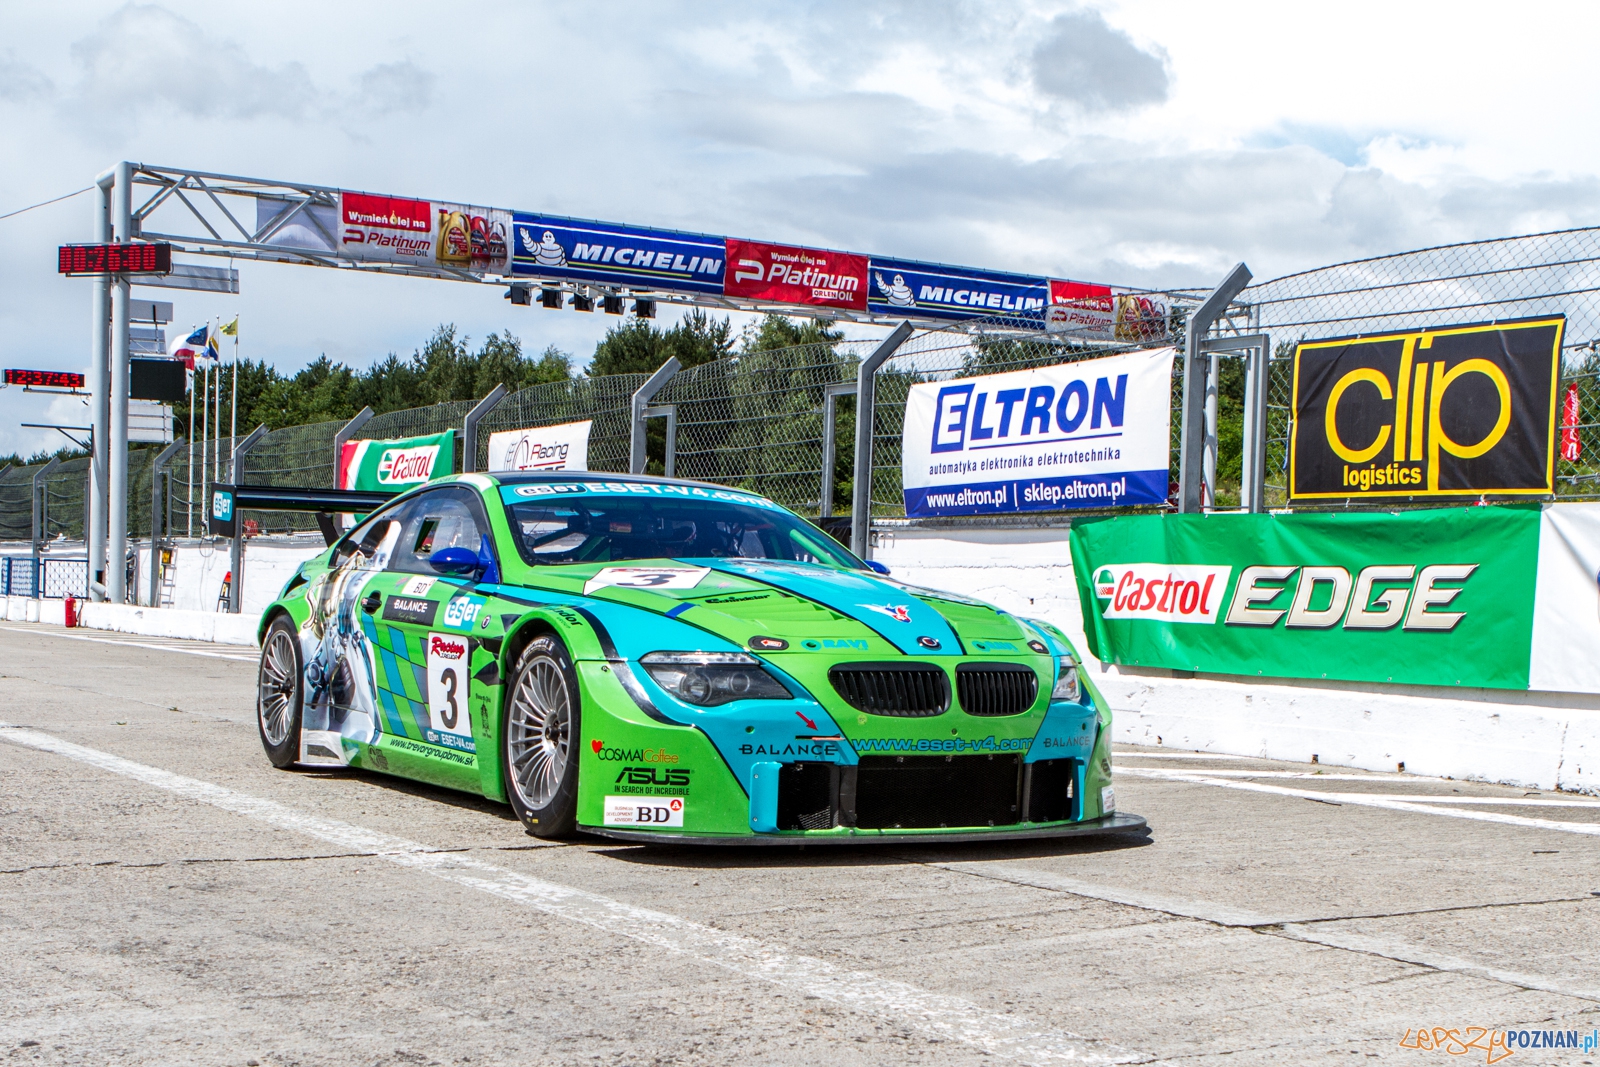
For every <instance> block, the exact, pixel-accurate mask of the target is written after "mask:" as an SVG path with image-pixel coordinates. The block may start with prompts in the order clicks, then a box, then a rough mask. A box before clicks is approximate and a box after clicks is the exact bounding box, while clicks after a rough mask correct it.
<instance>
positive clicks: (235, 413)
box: [228, 315, 239, 482]
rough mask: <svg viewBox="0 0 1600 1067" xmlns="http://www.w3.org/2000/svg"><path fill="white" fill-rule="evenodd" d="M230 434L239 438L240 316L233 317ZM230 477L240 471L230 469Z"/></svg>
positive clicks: (235, 438) (235, 477)
mask: <svg viewBox="0 0 1600 1067" xmlns="http://www.w3.org/2000/svg"><path fill="white" fill-rule="evenodd" d="M229 404H230V410H229V412H228V436H229V437H232V438H233V439H234V440H238V438H239V316H237V315H235V316H234V317H233V399H232V400H231V401H230V402H229ZM228 477H229V478H231V479H232V480H233V481H235V482H237V481H238V480H239V472H238V471H230V472H229V474H228Z"/></svg>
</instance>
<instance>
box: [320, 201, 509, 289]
mask: <svg viewBox="0 0 1600 1067" xmlns="http://www.w3.org/2000/svg"><path fill="white" fill-rule="evenodd" d="M339 223H340V226H339V235H338V246H337V249H336V251H337V253H338V254H339V255H341V256H343V257H345V258H346V259H354V260H357V261H360V262H366V263H399V264H405V265H409V266H414V267H420V268H424V269H428V270H438V269H440V268H445V269H456V270H464V271H472V272H474V273H480V274H501V275H505V274H509V273H511V247H510V234H511V212H509V211H502V210H500V209H499V208H487V207H472V206H470V205H467V204H455V203H446V202H439V201H430V200H411V199H407V198H406V197H400V196H379V195H376V194H373V193H350V192H346V193H340V194H339Z"/></svg>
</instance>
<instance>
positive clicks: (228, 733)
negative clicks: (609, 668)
mask: <svg viewBox="0 0 1600 1067" xmlns="http://www.w3.org/2000/svg"><path fill="white" fill-rule="evenodd" d="M75 637H76V638H81V639H74V638H75ZM254 677H255V666H254V657H253V655H251V654H250V652H249V650H246V649H233V648H228V647H227V646H219V645H209V644H200V643H192V642H181V641H167V640H163V639H159V638H133V637H125V636H122V635H115V634H94V633H84V632H79V633H77V634H76V635H68V634H66V633H65V632H63V631H61V630H59V629H55V628H51V627H31V626H27V625H24V624H4V625H3V627H0V694H3V695H4V703H3V704H0V721H3V722H4V723H6V724H7V725H6V726H4V727H0V812H3V815H0V935H3V936H0V975H3V976H4V978H3V979H0V1056H4V1062H6V1063H13V1062H15V1063H33V1062H39V1063H83V1064H189V1063H194V1064H248V1063H250V1062H251V1061H255V1062H256V1063H258V1064H261V1065H263V1067H264V1065H268V1064H272V1065H279V1064H283V1065H288V1064H319V1065H320V1064H330V1065H331V1064H394V1065H401V1064H426V1063H440V1064H454V1063H473V1064H519V1065H520V1064H608V1065H609V1064H656V1063H682V1064H717V1065H720V1064H728V1065H733V1064H752V1063H782V1064H789V1063H794V1064H801V1063H804V1064H807V1065H811V1064H816V1063H828V1064H835V1063H837V1064H884V1063H902V1062H915V1063H926V1064H939V1065H943V1064H975V1063H980V1062H989V1063H993V1062H1006V1061H1012V1062H1029V1063H1050V1062H1096V1061H1099V1062H1111V1061H1116V1060H1126V1061H1130V1062H1164V1063H1181V1064H1211V1063H1218V1064H1220V1063H1228V1064H1281V1063H1295V1064H1299V1063H1320V1062H1333V1063H1354V1062H1366V1061H1368V1060H1369V1059H1377V1060H1383V1061H1390V1060H1392V1061H1396V1062H1406V1063H1417V1064H1427V1063H1435V1062H1438V1063H1444V1062H1451V1063H1459V1062H1478V1060H1477V1058H1476V1055H1483V1054H1482V1053H1478V1054H1476V1055H1473V1056H1469V1057H1467V1058H1466V1059H1465V1060H1463V1059H1461V1058H1459V1057H1456V1056H1451V1055H1447V1054H1446V1053H1445V1052H1443V1051H1423V1050H1415V1049H1409V1048H1403V1047H1401V1041H1402V1039H1403V1038H1404V1037H1405V1036H1406V1034H1407V1032H1408V1031H1411V1032H1413V1033H1414V1032H1415V1031H1416V1030H1417V1029H1418V1028H1432V1027H1436V1026H1437V1027H1445V1028H1456V1029H1459V1030H1462V1031H1463V1032H1465V1028H1466V1027H1469V1026H1480V1027H1486V1028H1494V1029H1498V1030H1505V1029H1511V1030H1519V1029H1528V1030H1545V1029H1561V1030H1577V1031H1580V1032H1582V1033H1584V1034H1587V1033H1590V1032H1591V1031H1592V1030H1593V1029H1594V1028H1596V1027H1597V1026H1600V958H1597V957H1600V896H1597V895H1595V894H1596V893H1600V862H1597V861H1600V836H1597V833H1600V807H1596V806H1595V802H1594V800H1593V798H1582V797H1573V796H1570V795H1558V794H1551V793H1540V794H1535V791H1532V790H1524V789H1508V788H1504V787H1499V786H1491V785H1483V784H1477V783H1466V782H1454V781H1443V780H1437V779H1427V778H1419V777H1416V776H1408V775H1401V774H1393V775H1385V774H1366V773H1363V772H1351V771H1344V770H1338V769H1334V768H1319V767H1314V766H1310V765H1296V764H1286V763H1273V762H1268V761H1264V760H1247V759H1233V758H1224V759H1219V758H1213V757H1205V756H1196V755H1194V754H1185V753H1174V752H1170V751H1159V750H1131V749H1130V750H1127V751H1124V752H1119V753H1118V756H1117V767H1118V774H1117V798H1118V804H1119V807H1121V808H1122V809H1124V810H1127V811H1133V812H1137V813H1139V814H1141V815H1144V816H1145V817H1146V818H1148V819H1149V820H1150V823H1151V826H1152V827H1153V833H1152V834H1151V835H1150V836H1149V837H1148V838H1143V837H1133V838H1121V839H1119V838H1107V839H1104V840H1098V841H1064V842H1048V843H1038V844H1028V845H1019V844H1009V845H993V846H971V845H965V846H959V847H956V846H948V847H928V848H919V849H910V848H898V847H897V848H895V849H893V850H887V851H886V850H881V849H861V850H831V849H830V850H822V849H816V850H806V851H804V852H783V853H781V854H774V853H773V851H772V850H756V849H751V850H748V851H745V850H737V851H736V850H727V849H718V850H714V851H696V850H690V849H665V850H657V849H651V848H643V847H632V846H626V845H619V844H617V843H615V842H611V843H608V842H603V841H597V840H592V839H591V840H582V839H579V840H575V841H573V842H571V843H568V844H564V845H557V846H544V845H541V844H540V843H538V842H536V841H535V840H534V839H532V838H529V837H527V836H525V835H524V834H523V833H522V830H521V827H520V826H519V825H518V824H517V822H516V821H515V819H513V818H512V817H511V814H510V812H509V810H507V809H505V808H503V807H501V806H499V805H494V804H490V803H487V802H485V801H482V800H475V799H473V798H471V797H468V796H464V795H459V794H453V793H449V792H446V791H443V790H436V789H432V788H429V787H426V786H421V785H416V784H412V783H407V782H404V781H401V780H398V779H389V778H385V777H381V776H378V775H374V774H367V773H361V772H327V771H318V772H297V773H288V772H282V771H275V770H273V769H272V768H271V767H270V766H269V765H268V764H267V762H266V759H265V757H264V756H263V754H262V752H261V747H260V742H259V740H258V738H257V734H256V729H255V725H254V722H253V719H252V708H253V698H254V694H253V682H254ZM1497 1055H1498V1053H1497ZM1068 1056H1071V1057H1073V1059H1070V1060H1069V1059H1067V1058H1066V1057H1068ZM1502 1062H1504V1063H1507V1064H1512V1065H1515V1064H1520V1063H1586V1062H1593V1063H1600V1056H1596V1055H1588V1056H1585V1055H1583V1054H1581V1053H1577V1052H1570V1053H1569V1052H1568V1051H1566V1050H1556V1051H1549V1052H1545V1051H1538V1052H1536V1051H1533V1050H1531V1049H1518V1050H1515V1051H1514V1052H1513V1054H1512V1056H1511V1057H1509V1058H1507V1059H1505V1060H1503V1061H1502Z"/></svg>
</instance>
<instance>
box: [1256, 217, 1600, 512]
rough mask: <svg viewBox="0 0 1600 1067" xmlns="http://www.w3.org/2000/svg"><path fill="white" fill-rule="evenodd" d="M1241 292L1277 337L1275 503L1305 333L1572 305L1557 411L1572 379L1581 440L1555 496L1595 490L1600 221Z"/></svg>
mask: <svg viewBox="0 0 1600 1067" xmlns="http://www.w3.org/2000/svg"><path fill="white" fill-rule="evenodd" d="M1239 299H1240V301H1241V302H1243V303H1244V304H1246V305H1248V308H1249V311H1250V320H1251V321H1250V326H1251V327H1252V328H1254V329H1260V330H1266V331H1268V332H1269V333H1270V334H1271V336H1272V342H1273V360H1272V362H1271V364H1270V379H1269V383H1268V418H1267V427H1268V430H1267V432H1268V447H1267V502H1268V504H1269V506H1272V507H1282V506H1284V504H1285V503H1286V502H1287V492H1288V467H1289V437H1290V431H1291V430H1292V426H1291V425H1290V423H1291V416H1292V410H1291V409H1292V402H1293V388H1294V380H1293V364H1292V360H1293V356H1294V350H1295V346H1296V345H1297V344H1299V343H1300V342H1301V341H1306V340H1312V339H1317V338H1330V337H1347V336H1355V335H1361V334H1365V335H1371V334H1376V333H1381V332H1384V331H1387V330H1415V329H1420V328H1424V327H1429V326H1453V325H1464V324H1468V323H1477V322H1492V321H1495V320H1502V319H1521V318H1530V317H1534V316H1542V315H1558V314H1564V315H1566V317H1567V328H1566V335H1565V342H1564V348H1565V351H1564V352H1563V360H1562V377H1561V383H1560V386H1559V389H1558V392H1557V411H1558V413H1559V412H1560V410H1561V407H1562V402H1563V401H1564V399H1565V398H1566V396H1567V394H1568V390H1569V388H1572V389H1575V390H1576V393H1577V396H1578V401H1579V410H1580V415H1579V418H1578V419H1577V421H1576V422H1575V423H1574V424H1573V428H1574V429H1575V430H1576V431H1577V434H1578V439H1579V443H1580V446H1581V450H1580V455H1579V458H1578V459H1577V460H1568V459H1566V458H1564V457H1559V456H1558V458H1557V460H1556V499H1558V500H1584V499H1594V498H1597V497H1600V457H1597V456H1596V453H1595V450H1596V448H1597V447H1600V422H1597V421H1596V419H1597V418H1600V407H1597V405H1600V381H1597V377H1600V227H1589V228H1585V229H1576V230H1561V231H1556V232H1552V233H1540V234H1530V235H1527V236H1523V237H1503V238H1497V239H1494V240H1488V241H1469V242H1463V243H1460V244H1451V245H1441V246H1439V247H1437V248H1424V249H1419V250H1417V251H1414V252H1402V253H1399V254H1396V255H1390V256H1377V257H1374V258H1371V259H1362V260H1355V261H1352V262H1350V263H1339V264H1335V265H1333V266H1330V267H1322V268H1319V269H1317V270H1311V271H1304V272H1302V273H1299V274H1290V275H1287V276H1285V277H1282V278H1275V279H1273V280H1271V281H1267V282H1263V283H1261V284H1259V285H1253V286H1251V287H1249V288H1247V289H1246V290H1245V291H1244V292H1243V293H1242V294H1241V295H1240V297H1239ZM1559 443H1560V434H1559V432H1558V434H1557V444H1558V446H1559ZM1298 506H1302V505H1297V507H1298ZM1332 506H1343V505H1332ZM1382 506H1384V507H1393V506H1394V504H1393V503H1392V502H1390V503H1385V504H1383V505H1382Z"/></svg>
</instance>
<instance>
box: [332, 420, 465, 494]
mask: <svg viewBox="0 0 1600 1067" xmlns="http://www.w3.org/2000/svg"><path fill="white" fill-rule="evenodd" d="M455 442H456V435H455V431H454V430H445V431H444V432H443V433H436V434H428V435H426V436H423V437H397V438H390V439H388V440H379V441H346V442H345V443H344V444H343V445H342V446H340V449H339V472H338V473H339V488H340V489H389V490H395V489H404V488H406V487H408V486H412V485H420V484H422V483H423V482H426V481H430V480H431V479H433V478H442V477H444V476H445V475H447V474H453V473H454V472H455V459H456V455H455Z"/></svg>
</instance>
